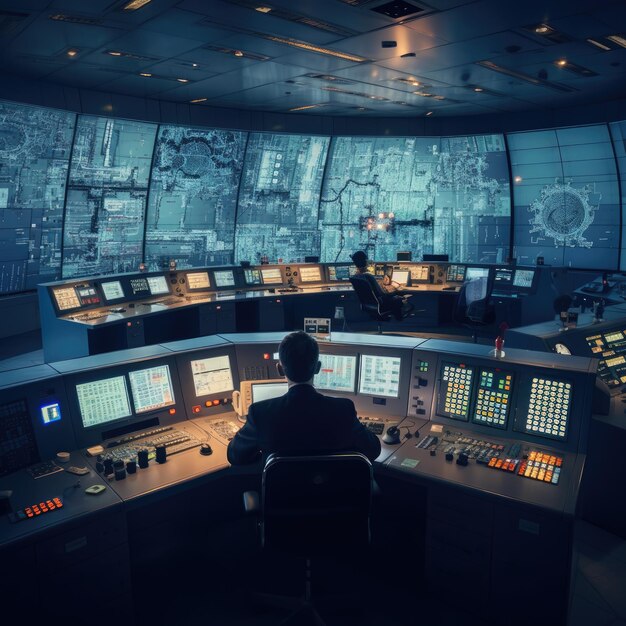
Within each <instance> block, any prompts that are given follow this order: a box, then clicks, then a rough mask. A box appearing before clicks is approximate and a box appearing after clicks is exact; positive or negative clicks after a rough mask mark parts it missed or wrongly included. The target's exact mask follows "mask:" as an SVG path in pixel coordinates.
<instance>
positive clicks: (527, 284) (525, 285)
mask: <svg viewBox="0 0 626 626" xmlns="http://www.w3.org/2000/svg"><path fill="white" fill-rule="evenodd" d="M534 278H535V270H515V274H513V287H518V288H520V289H530V288H531V287H532V286H533V279H534Z"/></svg>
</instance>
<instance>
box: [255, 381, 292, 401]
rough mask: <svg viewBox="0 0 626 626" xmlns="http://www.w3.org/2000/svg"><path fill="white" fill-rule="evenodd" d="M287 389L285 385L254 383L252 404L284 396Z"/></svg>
mask: <svg viewBox="0 0 626 626" xmlns="http://www.w3.org/2000/svg"><path fill="white" fill-rule="evenodd" d="M288 388H289V385H288V384H287V383H255V384H254V385H252V402H261V400H270V399H271V398H278V397H280V396H284V395H285V394H286V393H287V389H288Z"/></svg>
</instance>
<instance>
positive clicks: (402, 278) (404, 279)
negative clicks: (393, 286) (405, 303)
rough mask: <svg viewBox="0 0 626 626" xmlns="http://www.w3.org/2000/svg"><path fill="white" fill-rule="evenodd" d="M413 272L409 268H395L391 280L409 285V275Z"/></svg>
mask: <svg viewBox="0 0 626 626" xmlns="http://www.w3.org/2000/svg"><path fill="white" fill-rule="evenodd" d="M410 275H411V273H410V272H409V270H393V273H392V274H391V282H393V283H398V285H407V284H408V283H409V276H410Z"/></svg>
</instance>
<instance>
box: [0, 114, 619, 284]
mask: <svg viewBox="0 0 626 626" xmlns="http://www.w3.org/2000/svg"><path fill="white" fill-rule="evenodd" d="M610 131H611V132H610V133H609V126H607V125H605V124H598V125H593V126H585V127H576V128H563V129H557V130H547V131H533V132H524V133H511V134H508V135H507V136H506V142H507V143H508V152H507V149H506V145H505V137H504V136H503V135H498V134H494V135H476V136H467V137H428V138H425V137H334V138H332V139H331V138H330V137H328V136H319V135H314V136H311V135H296V134H272V133H248V132H243V131H230V130H221V129H210V128H187V127H183V126H175V125H157V124H151V123H145V122H135V121H128V120H123V119H115V118H108V117H96V116H89V115H76V114H74V113H66V112H63V111H57V110H52V109H45V108H41V107H33V106H29V105H20V104H14V103H0V294H7V293H15V292H20V291H25V290H29V289H34V287H35V286H36V284H37V283H40V282H46V281H51V280H55V279H59V278H61V277H64V278H65V277H71V276H77V275H82V276H85V275H94V274H105V273H111V272H122V271H129V270H135V269H136V268H137V266H138V264H139V263H140V262H141V261H144V262H146V263H147V265H148V266H149V268H150V269H157V268H160V267H163V266H165V265H166V264H167V262H168V261H169V260H170V259H176V261H177V263H178V266H179V267H193V266H206V265H221V264H230V263H233V262H236V261H240V260H250V261H252V262H253V263H256V262H258V261H259V259H260V256H261V255H267V256H268V257H269V260H270V261H277V260H279V259H282V260H283V261H300V260H303V258H304V256H307V255H320V256H321V258H322V260H323V261H335V260H339V261H343V260H347V259H348V258H349V254H350V253H351V252H353V251H354V250H356V249H358V248H366V249H367V250H368V251H369V254H370V257H371V258H372V259H377V260H387V259H393V258H395V253H396V251H398V250H411V251H412V252H413V254H414V258H419V257H420V256H421V255H422V254H424V253H433V252H434V253H448V254H450V260H451V261H459V262H463V261H465V262H503V261H505V260H506V258H507V257H508V256H509V249H510V245H511V244H512V243H513V244H514V251H515V252H514V254H515V256H517V257H518V259H519V261H520V262H534V260H535V258H536V257H537V256H543V257H544V258H545V260H546V263H553V264H564V265H568V266H571V267H575V268H582V269H596V268H597V269H606V270H615V269H617V268H618V267H619V263H620V257H623V259H622V260H621V263H622V267H626V255H625V254H620V228H621V226H622V224H623V223H626V219H623V218H622V215H621V213H620V211H621V207H624V206H626V204H625V199H626V198H624V197H622V198H620V194H619V184H620V179H619V176H618V171H621V177H622V181H624V180H625V178H626V149H625V144H624V139H625V137H626V123H615V124H611V125H610ZM611 136H612V142H611ZM509 158H510V161H511V176H512V177H513V184H512V187H513V189H512V192H513V193H512V194H511V181H510V176H509V163H508V159H509ZM616 159H617V164H616ZM624 188H626V185H624V184H622V189H624ZM511 195H512V196H513V200H514V202H513V206H511ZM511 215H513V218H514V227H513V229H511ZM625 217H626V216H625ZM511 230H513V233H514V240H513V241H511Z"/></svg>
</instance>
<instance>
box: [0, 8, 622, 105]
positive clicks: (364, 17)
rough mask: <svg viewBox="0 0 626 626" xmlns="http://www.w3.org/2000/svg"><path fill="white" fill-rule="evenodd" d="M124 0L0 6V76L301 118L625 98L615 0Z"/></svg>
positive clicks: (619, 21)
mask: <svg viewBox="0 0 626 626" xmlns="http://www.w3.org/2000/svg"><path fill="white" fill-rule="evenodd" d="M137 1H142V0H137ZM129 2H130V0H124V1H123V2H111V0H0V39H1V41H2V48H1V51H2V52H1V54H2V64H3V70H4V71H6V72H9V73H11V74H17V75H19V76H26V77H30V78H35V79H41V80H45V81H48V82H52V83H59V84H64V85H70V86H73V87H79V88H88V89H94V90H97V91H103V92H107V93H118V94H130V95H134V96H140V97H148V98H155V99H159V100H168V101H173V102H191V101H194V100H197V101H199V102H197V105H198V106H207V105H208V106H220V107H236V108H243V109H254V110H264V111H276V112H288V111H294V109H295V110H299V111H301V113H302V114H309V115H311V114H324V115H359V116H361V115H365V116H370V115H374V116H390V117H392V116H396V117H397V116H425V115H435V116H442V115H446V116H449V115H455V116H456V115H476V114H489V113H493V112H503V111H504V112H516V111H530V110H541V109H544V110H545V109H553V108H560V107H568V106H574V105H580V104H588V103H594V102H601V101H607V100H610V99H616V98H622V97H626V2H624V1H623V0H618V1H606V0H595V1H594V2H589V1H586V2H581V1H580V0H558V1H557V0H553V1H549V0H519V2H513V1H511V0H474V1H468V0H428V2H427V3H426V2H421V1H420V0H406V1H402V0H400V1H397V0H396V1H392V2H390V1H389V0H299V1H290V0H269V1H268V2H267V3H266V2H254V1H253V0H152V1H150V2H148V3H147V4H145V6H143V7H142V8H139V9H138V10H129V9H126V10H125V9H124V7H125V6H126V5H128V4H129ZM386 13H391V14H392V15H387V14H386ZM537 31H541V32H539V33H538V32H537ZM611 37H613V38H611ZM590 40H592V41H590ZM383 42H385V43H383ZM594 42H595V43H594ZM311 48H316V50H311ZM559 62H560V64H559ZM142 74H143V75H142ZM301 107H302V108H301ZM625 116H626V114H625Z"/></svg>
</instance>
